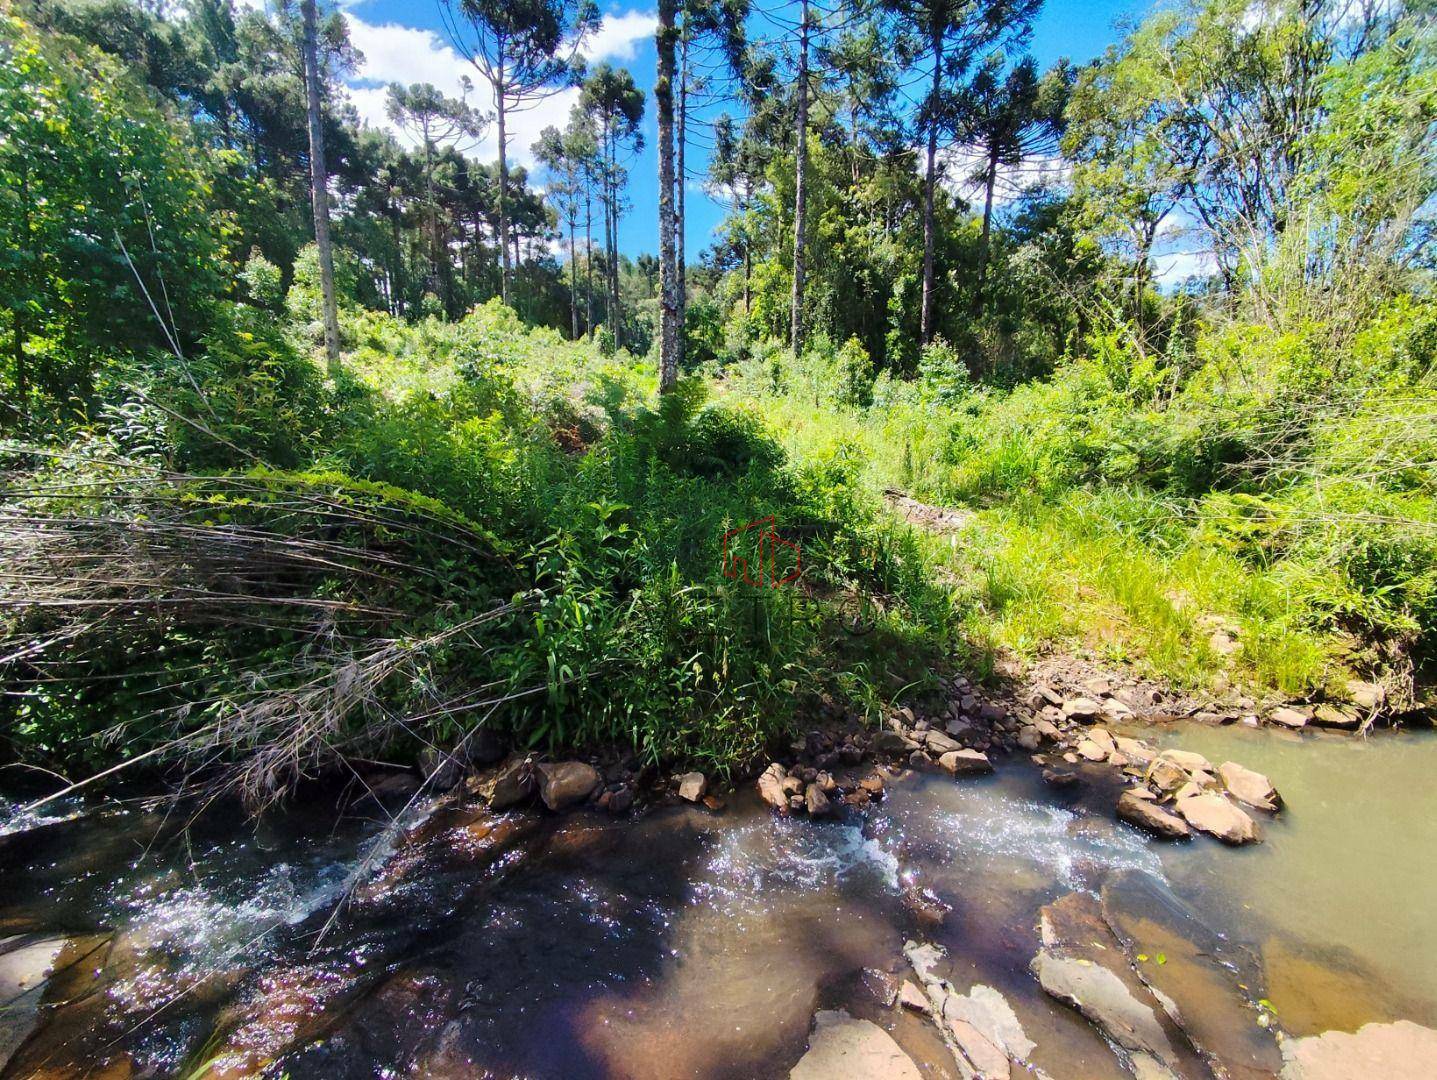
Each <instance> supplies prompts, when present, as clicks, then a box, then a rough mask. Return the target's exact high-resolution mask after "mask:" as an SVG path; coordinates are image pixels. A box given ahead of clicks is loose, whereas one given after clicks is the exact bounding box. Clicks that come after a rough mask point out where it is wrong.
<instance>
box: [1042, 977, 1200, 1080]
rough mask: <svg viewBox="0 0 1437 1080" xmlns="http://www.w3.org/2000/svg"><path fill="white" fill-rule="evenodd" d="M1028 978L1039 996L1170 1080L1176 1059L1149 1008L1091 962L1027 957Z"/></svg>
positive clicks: (1125, 987)
mask: <svg viewBox="0 0 1437 1080" xmlns="http://www.w3.org/2000/svg"><path fill="white" fill-rule="evenodd" d="M1032 970H1033V974H1034V975H1036V976H1037V977H1038V984H1039V985H1040V986H1042V988H1043V990H1044V991H1045V992H1046V993H1047V994H1049V995H1050V996H1052V997H1055V998H1057V999H1058V1000H1059V1001H1062V1002H1066V1003H1067V1004H1069V1005H1071V1006H1073V1008H1075V1009H1077V1010H1078V1011H1079V1012H1080V1013H1082V1014H1083V1015H1084V1016H1086V1017H1087V1018H1088V1019H1089V1020H1091V1021H1092V1022H1093V1023H1094V1024H1096V1025H1097V1026H1098V1028H1099V1029H1101V1030H1102V1032H1103V1034H1105V1035H1106V1036H1107V1037H1108V1038H1110V1039H1111V1040H1112V1041H1113V1042H1115V1043H1117V1044H1118V1045H1119V1046H1121V1047H1122V1048H1123V1049H1125V1050H1127V1051H1129V1052H1132V1053H1135V1054H1137V1053H1141V1054H1146V1055H1148V1056H1150V1057H1151V1058H1152V1059H1153V1060H1154V1061H1155V1062H1156V1063H1158V1064H1159V1065H1161V1066H1162V1072H1159V1073H1157V1074H1156V1075H1159V1076H1167V1077H1175V1076H1176V1075H1177V1074H1176V1073H1175V1072H1174V1070H1173V1066H1174V1064H1175V1063H1176V1055H1175V1053H1174V1051H1173V1048H1172V1044H1171V1043H1170V1042H1169V1041H1168V1037H1167V1033H1166V1032H1164V1031H1163V1028H1162V1025H1161V1024H1160V1023H1159V1022H1158V1018H1157V1014H1156V1013H1154V1012H1153V1010H1152V1008H1151V1006H1149V1005H1146V1004H1144V1003H1143V1002H1141V1001H1139V1000H1138V999H1137V998H1136V997H1134V996H1133V994H1132V992H1131V991H1129V989H1128V988H1127V986H1126V985H1124V983H1123V980H1122V979H1120V978H1119V977H1118V976H1117V975H1116V974H1115V973H1114V972H1112V971H1110V970H1109V969H1108V968H1106V967H1103V966H1102V965H1100V964H1097V963H1094V962H1093V961H1091V960H1086V959H1082V958H1079V957H1067V956H1061V955H1058V954H1056V953H1053V952H1050V951H1049V950H1048V949H1040V950H1038V955H1037V956H1035V957H1033V963H1032Z"/></svg>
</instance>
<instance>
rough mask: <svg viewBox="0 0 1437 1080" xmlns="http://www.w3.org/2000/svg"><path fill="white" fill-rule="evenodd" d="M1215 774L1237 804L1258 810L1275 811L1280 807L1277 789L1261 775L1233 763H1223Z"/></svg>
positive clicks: (1280, 802)
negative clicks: (1245, 804)
mask: <svg viewBox="0 0 1437 1080" xmlns="http://www.w3.org/2000/svg"><path fill="white" fill-rule="evenodd" d="M1217 774H1218V777H1219V778H1220V779H1221V780H1222V784H1223V787H1225V788H1227V790H1228V792H1229V793H1230V794H1231V795H1232V797H1233V798H1234V799H1236V800H1237V801H1238V802H1244V803H1247V805H1248V806H1255V807H1257V808H1258V809H1259V810H1276V809H1277V808H1278V807H1279V806H1281V805H1282V798H1281V796H1279V795H1278V793H1277V789H1276V788H1274V787H1273V786H1272V781H1270V780H1268V778H1267V777H1265V776H1263V775H1262V773H1259V772H1253V771H1252V770H1251V769H1248V768H1244V767H1243V766H1241V765H1239V764H1238V763H1237V762H1235V761H1224V762H1223V763H1222V764H1221V765H1219V766H1218V767H1217Z"/></svg>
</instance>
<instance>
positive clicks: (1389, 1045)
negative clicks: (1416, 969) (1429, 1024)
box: [1282, 1020, 1437, 1080]
mask: <svg viewBox="0 0 1437 1080" xmlns="http://www.w3.org/2000/svg"><path fill="white" fill-rule="evenodd" d="M1282 1056H1283V1062H1284V1063H1283V1067H1282V1080H1356V1078H1358V1077H1369V1076H1370V1077H1381V1078H1382V1080H1430V1078H1431V1077H1433V1076H1437V1031H1433V1030H1432V1029H1431V1028H1425V1027H1421V1026H1420V1025H1418V1024H1414V1023H1412V1021H1410V1020H1398V1021H1397V1022H1396V1023H1392V1024H1364V1025H1363V1026H1362V1027H1360V1028H1358V1029H1357V1030H1356V1031H1355V1032H1351V1033H1348V1032H1346V1031H1326V1032H1323V1033H1322V1034H1321V1035H1313V1036H1311V1037H1309V1038H1305V1039H1288V1040H1286V1041H1285V1042H1284V1043H1283V1044H1282Z"/></svg>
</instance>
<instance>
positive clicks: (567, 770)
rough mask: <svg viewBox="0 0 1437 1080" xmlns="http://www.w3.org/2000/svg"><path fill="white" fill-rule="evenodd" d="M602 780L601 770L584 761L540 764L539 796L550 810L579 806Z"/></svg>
mask: <svg viewBox="0 0 1437 1080" xmlns="http://www.w3.org/2000/svg"><path fill="white" fill-rule="evenodd" d="M602 782H603V779H602V777H600V776H599V771H598V770H597V769H595V768H594V767H593V766H592V765H587V764H585V763H584V762H582V761H558V762H552V763H547V764H544V765H540V766H539V798H541V799H543V800H544V805H545V806H547V807H548V808H549V809H550V810H566V809H568V808H569V807H571V806H577V805H578V804H579V803H581V802H583V801H584V800H585V799H587V798H588V797H589V796H590V795H592V794H593V793H594V789H595V788H597V787H598V786H599V785H600V784H601V783H602Z"/></svg>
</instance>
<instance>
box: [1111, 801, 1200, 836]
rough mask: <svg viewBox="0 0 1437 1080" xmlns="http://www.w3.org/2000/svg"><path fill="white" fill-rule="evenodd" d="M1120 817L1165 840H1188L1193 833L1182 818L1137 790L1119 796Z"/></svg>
mask: <svg viewBox="0 0 1437 1080" xmlns="http://www.w3.org/2000/svg"><path fill="white" fill-rule="evenodd" d="M1118 817H1120V818H1122V819H1123V820H1124V821H1126V822H1127V823H1128V824H1129V825H1136V826H1137V827H1138V828H1140V829H1143V830H1144V831H1146V832H1149V833H1152V834H1153V835H1154V836H1157V837H1160V838H1161V839H1163V840H1186V839H1187V838H1188V837H1189V836H1191V835H1192V830H1191V829H1189V828H1188V824H1187V822H1185V821H1184V820H1183V819H1182V818H1180V817H1178V816H1177V815H1176V814H1174V813H1173V812H1172V811H1170V810H1165V809H1163V807H1161V806H1158V805H1157V804H1156V803H1154V802H1153V801H1152V800H1151V799H1144V798H1142V796H1141V795H1139V794H1138V793H1137V792H1135V791H1125V792H1123V793H1122V795H1120V796H1119V797H1118Z"/></svg>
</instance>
